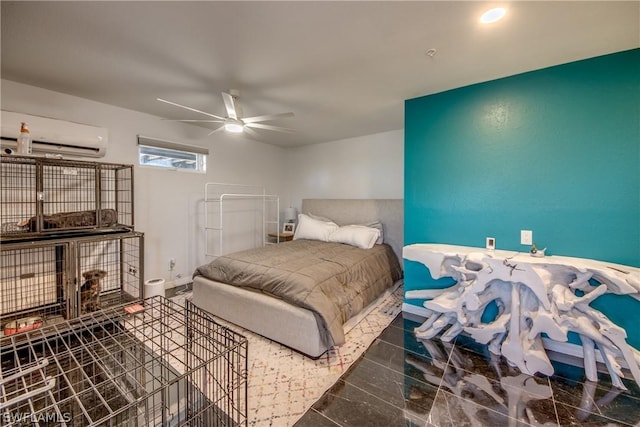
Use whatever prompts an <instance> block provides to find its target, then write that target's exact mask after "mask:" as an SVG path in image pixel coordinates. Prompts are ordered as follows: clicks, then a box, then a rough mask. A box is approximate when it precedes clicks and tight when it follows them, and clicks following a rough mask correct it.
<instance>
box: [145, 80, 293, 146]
mask: <svg viewBox="0 0 640 427" xmlns="http://www.w3.org/2000/svg"><path fill="white" fill-rule="evenodd" d="M229 92H231V93H226V92H222V99H223V100H224V106H225V109H226V110H227V116H226V117H222V116H217V115H215V114H211V113H207V112H205V111H201V110H197V109H195V108H192V107H187V106H186V105H181V104H178V103H175V102H172V101H167V100H166V99H162V98H156V99H157V100H158V101H160V102H164V103H166V104H169V105H173V106H176V107H180V108H184V109H185V110H189V111H193V112H196V113H200V114H204V115H205V116H209V117H212V118H213V120H212V119H208V120H204V119H173V120H171V121H175V122H190V123H220V126H219V127H217V128H216V129H214V130H213V131H211V132H209V135H211V134H213V133H215V132H218V131H221V130H226V131H227V132H232V133H241V132H247V133H248V134H250V135H252V136H254V137H258V136H259V135H258V134H257V133H256V132H255V131H254V130H253V129H252V128H257V129H267V130H273V131H277V132H294V131H293V129H288V128H283V127H280V126H272V125H268V124H264V123H261V122H268V121H270V120H275V119H280V118H284V117H293V113H291V112H289V113H278V114H267V115H264V116H253V117H242V109H241V108H240V105H239V103H238V92H237V91H229Z"/></svg>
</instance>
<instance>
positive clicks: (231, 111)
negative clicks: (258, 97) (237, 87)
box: [222, 92, 238, 120]
mask: <svg viewBox="0 0 640 427" xmlns="http://www.w3.org/2000/svg"><path fill="white" fill-rule="evenodd" d="M222 99H223V100H224V108H226V109H227V116H229V118H231V119H236V120H237V119H238V112H237V111H236V103H235V100H234V99H233V95H230V94H228V93H226V92H222Z"/></svg>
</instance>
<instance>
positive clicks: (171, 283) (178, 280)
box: [164, 276, 192, 290]
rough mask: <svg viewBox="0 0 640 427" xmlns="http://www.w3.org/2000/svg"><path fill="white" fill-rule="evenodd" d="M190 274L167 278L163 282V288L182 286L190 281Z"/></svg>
mask: <svg viewBox="0 0 640 427" xmlns="http://www.w3.org/2000/svg"><path fill="white" fill-rule="evenodd" d="M191 282H192V280H191V276H185V277H180V278H175V279H173V280H171V281H169V280H167V281H166V282H165V284H164V289H165V290H167V289H171V288H175V287H178V286H183V285H186V284H187V283H191Z"/></svg>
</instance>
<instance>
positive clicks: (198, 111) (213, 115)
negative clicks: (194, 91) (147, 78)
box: [156, 98, 224, 120]
mask: <svg viewBox="0 0 640 427" xmlns="http://www.w3.org/2000/svg"><path fill="white" fill-rule="evenodd" d="M156 99H157V100H158V101H160V102H164V103H165V104H169V105H174V106H176V107H180V108H184V109H185V110H189V111H194V112H196V113H200V114H204V115H205V116H209V117H213V118H214V119H218V120H224V117H220V116H216V115H215V114H211V113H205V112H204V111H200V110H196V109H195V108H191V107H187V106H186V105H180V104H177V103H175V102H171V101H167V100H166V99H162V98H156Z"/></svg>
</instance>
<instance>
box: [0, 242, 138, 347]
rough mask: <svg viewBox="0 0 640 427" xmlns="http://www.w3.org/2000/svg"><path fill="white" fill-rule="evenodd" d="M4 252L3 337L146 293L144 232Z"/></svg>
mask: <svg viewBox="0 0 640 427" xmlns="http://www.w3.org/2000/svg"><path fill="white" fill-rule="evenodd" d="M0 254H1V258H0V260H1V264H0V326H1V327H2V330H0V335H2V334H7V333H15V332H16V331H15V329H25V328H27V329H28V328H29V327H30V325H29V324H28V323H29V322H34V320H33V319H40V323H48V322H54V321H56V320H61V319H63V318H66V319H70V318H73V317H77V316H79V315H81V314H83V313H87V312H90V311H96V310H99V309H100V308H103V307H108V306H110V305H114V304H120V303H122V302H123V301H129V300H133V299H138V298H142V297H143V294H142V289H143V276H142V273H143V271H144V265H143V262H144V235H143V234H142V233H138V232H126V233H113V234H103V235H99V236H84V237H73V238H64V239H46V240H39V241H38V240H36V241H30V242H17V243H15V242H14V243H11V244H3V245H2V246H1V247H0ZM92 291H93V292H92ZM29 319H31V320H29ZM20 325H22V326H20Z"/></svg>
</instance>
